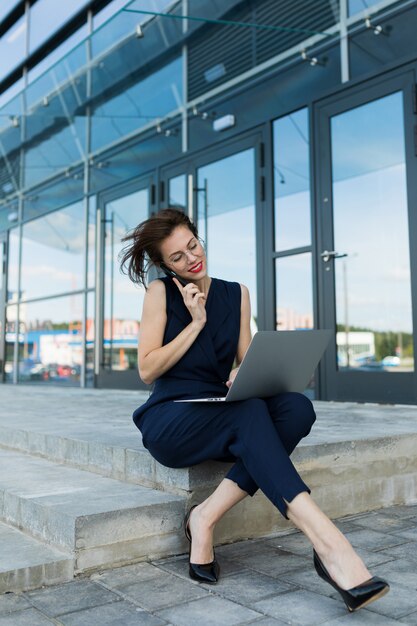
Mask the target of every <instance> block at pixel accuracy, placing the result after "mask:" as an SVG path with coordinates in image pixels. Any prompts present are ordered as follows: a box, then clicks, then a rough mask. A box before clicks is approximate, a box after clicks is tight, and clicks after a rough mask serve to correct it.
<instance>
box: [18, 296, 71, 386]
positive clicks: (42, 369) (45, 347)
mask: <svg viewBox="0 0 417 626" xmlns="http://www.w3.org/2000/svg"><path fill="white" fill-rule="evenodd" d="M19 318H20V319H19V328H20V332H19V382H40V383H42V382H44V383H60V384H63V385H79V383H80V373H81V363H82V353H83V341H82V318H83V296H82V295H71V296H67V297H65V298H52V299H47V300H41V301H39V302H30V303H24V304H21V305H20V311H19Z"/></svg>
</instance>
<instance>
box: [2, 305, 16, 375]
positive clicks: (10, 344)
mask: <svg viewBox="0 0 417 626" xmlns="http://www.w3.org/2000/svg"><path fill="white" fill-rule="evenodd" d="M5 330H6V333H5V356H4V379H5V381H6V382H12V381H13V375H14V370H15V367H14V349H15V342H16V332H17V306H16V305H11V306H8V307H7V308H6V328H5Z"/></svg>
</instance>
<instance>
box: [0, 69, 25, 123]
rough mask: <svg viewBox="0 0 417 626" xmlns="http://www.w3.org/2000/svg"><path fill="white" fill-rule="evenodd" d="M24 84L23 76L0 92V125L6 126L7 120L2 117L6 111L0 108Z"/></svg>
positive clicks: (20, 89)
mask: <svg viewBox="0 0 417 626" xmlns="http://www.w3.org/2000/svg"><path fill="white" fill-rule="evenodd" d="M24 86H25V82H24V80H23V78H19V79H18V80H17V81H16V82H15V83H13V85H11V87H9V88H8V89H6V90H5V91H3V92H2V93H1V94H0V127H3V126H6V125H7V123H8V121H7V120H5V119H3V117H5V114H6V111H1V108H2V107H3V106H5V105H6V104H7V103H8V102H10V100H11V99H12V98H13V97H14V96H16V95H17V94H18V93H19V92H20V91H22V89H23V88H24Z"/></svg>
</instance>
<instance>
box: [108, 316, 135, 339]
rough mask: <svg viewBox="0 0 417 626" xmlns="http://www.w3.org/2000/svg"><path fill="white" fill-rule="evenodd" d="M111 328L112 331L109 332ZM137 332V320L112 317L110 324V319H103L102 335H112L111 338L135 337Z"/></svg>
mask: <svg viewBox="0 0 417 626" xmlns="http://www.w3.org/2000/svg"><path fill="white" fill-rule="evenodd" d="M112 330H113V332H111V331H112ZM138 332H139V322H138V321H137V320H117V319H113V324H112V326H111V324H110V320H109V319H105V320H104V337H110V336H112V337H113V339H121V340H124V339H126V340H128V339H132V338H134V339H136V338H137V336H138Z"/></svg>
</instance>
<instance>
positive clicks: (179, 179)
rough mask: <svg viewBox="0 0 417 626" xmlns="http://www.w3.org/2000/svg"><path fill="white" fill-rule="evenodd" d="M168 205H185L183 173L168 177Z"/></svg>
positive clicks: (185, 189)
mask: <svg viewBox="0 0 417 626" xmlns="http://www.w3.org/2000/svg"><path fill="white" fill-rule="evenodd" d="M169 206H172V207H180V208H185V207H186V206H187V177H186V176H185V174H184V175H181V176H176V177H175V178H170V179H169Z"/></svg>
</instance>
